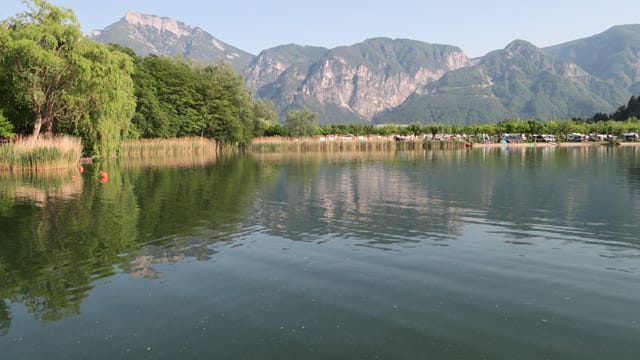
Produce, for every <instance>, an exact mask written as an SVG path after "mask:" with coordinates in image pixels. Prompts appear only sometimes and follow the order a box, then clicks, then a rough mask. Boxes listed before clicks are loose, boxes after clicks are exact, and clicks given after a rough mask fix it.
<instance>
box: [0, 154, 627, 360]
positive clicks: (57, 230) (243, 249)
mask: <svg viewBox="0 0 640 360" xmlns="http://www.w3.org/2000/svg"><path fill="white" fill-rule="evenodd" d="M99 171H106V172H108V174H109V178H108V181H106V182H104V181H103V182H101V181H100V180H99V179H98V176H97V174H98V172H99ZM0 354H2V356H1V357H2V358H3V359H50V358H59V359H81V358H87V359H89V358H90V359H115V358H130V359H145V358H149V359H176V358H185V359H186V358H189V359H194V358H203V359H204V358H206V359H214V358H215V359H303V358H304V359H426V358H430V359H484V358H487V359H637V358H638V356H640V355H639V354H640V147H624V148H610V147H605V146H601V147H598V146H592V147H571V148H569V147H545V148H535V147H530V148H504V149H503V148H478V149H476V148H474V149H471V150H444V151H443V150H433V151H431V150H429V151H426V150H416V151H388V152H361V153H342V152H335V153H325V154H313V153H310V154H300V153H297V154H284V155H283V154H254V155H242V156H241V155H238V156H229V157H222V158H217V159H215V160H212V161H210V162H199V163H198V162H195V163H192V164H187V165H182V166H181V165H179V164H170V165H164V166H163V165H159V164H147V165H144V164H136V165H134V164H130V163H127V162H126V161H125V162H122V163H98V164H94V165H88V166H86V169H85V171H84V173H82V174H80V173H79V172H75V171H69V172H60V173H37V174H32V175H29V176H15V175H13V176H12V175H8V174H4V175H0Z"/></svg>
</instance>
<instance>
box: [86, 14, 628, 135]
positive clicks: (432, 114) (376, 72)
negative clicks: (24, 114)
mask: <svg viewBox="0 0 640 360" xmlns="http://www.w3.org/2000/svg"><path fill="white" fill-rule="evenodd" d="M88 36H89V37H91V38H93V39H95V40H97V41H99V42H103V43H110V42H114V43H118V44H120V45H123V46H127V47H130V48H132V49H133V50H134V51H135V52H136V53H137V54H139V55H142V56H144V55H147V54H158V55H167V56H176V55H180V56H183V57H185V58H192V59H194V60H196V61H200V62H205V63H213V62H217V61H220V60H221V59H222V60H224V61H226V62H228V63H230V64H231V65H232V66H233V67H234V68H235V69H236V70H237V71H238V72H240V73H241V74H242V75H243V76H244V79H245V82H246V85H247V87H248V88H249V89H251V90H252V91H254V92H255V94H256V96H258V97H260V98H266V99H270V100H272V101H273V102H274V104H275V106H276V109H277V111H278V112H279V113H280V115H281V116H282V117H284V116H285V115H286V113H287V112H288V111H289V110H291V109H297V108H303V107H306V108H309V109H311V110H313V111H316V112H318V113H319V115H320V116H319V120H320V122H321V123H351V122H358V123H371V122H396V123H411V122H444V123H458V124H466V123H482V122H496V121H500V120H502V119H504V118H537V119H541V120H547V119H552V118H555V119H567V118H572V117H583V116H591V115H593V113H595V112H601V111H602V112H610V111H613V110H614V109H615V108H617V107H618V106H620V105H621V104H623V103H625V102H626V100H628V98H629V97H630V96H631V94H638V93H640V25H619V26H614V27H612V28H610V29H608V30H606V31H604V32H603V33H600V34H597V35H594V36H591V37H588V38H584V39H578V40H575V41H570V42H567V43H563V44H559V45H555V46H551V47H547V48H537V47H536V46H534V45H533V44H531V43H529V42H527V41H525V40H515V41H513V42H511V43H510V44H508V45H507V46H506V47H505V48H504V49H502V50H496V51H493V52H490V53H488V54H487V55H485V56H483V57H480V58H475V59H469V58H468V57H467V56H466V55H465V54H464V52H463V51H462V50H461V49H460V48H458V47H456V46H452V45H441V44H429V43H425V42H421V41H416V40H408V39H388V38H374V39H369V40H365V41H363V42H360V43H357V44H353V45H350V46H340V47H336V48H333V49H327V48H322V47H314V46H300V45H295V44H289V45H281V46H277V47H274V48H271V49H266V50H264V51H262V52H260V53H259V54H258V55H257V56H254V55H251V54H249V53H248V52H246V51H243V50H240V49H238V48H236V47H233V46H231V45H229V44H226V43H224V42H223V41H221V40H219V39H217V38H215V37H213V36H212V35H211V34H209V33H207V32H206V31H204V30H202V29H201V28H198V27H191V26H189V25H185V24H184V23H182V22H179V21H177V20H174V19H171V18H166V17H158V16H154V15H145V14H139V13H136V12H134V11H129V12H128V13H127V14H126V15H125V16H124V17H123V18H122V19H120V20H119V21H118V22H116V23H114V24H112V25H110V26H108V27H107V28H105V29H104V30H101V31H96V32H93V33H91V34H89V35H88Z"/></svg>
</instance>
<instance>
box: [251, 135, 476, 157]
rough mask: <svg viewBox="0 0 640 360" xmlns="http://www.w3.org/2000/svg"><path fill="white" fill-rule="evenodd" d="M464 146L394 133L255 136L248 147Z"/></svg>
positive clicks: (300, 149) (254, 149)
mask: <svg viewBox="0 0 640 360" xmlns="http://www.w3.org/2000/svg"><path fill="white" fill-rule="evenodd" d="M464 147H465V143H464V142H459V141H424V140H422V139H420V138H416V139H409V140H404V139H403V140H401V141H398V140H395V138H394V137H393V136H335V137H300V138H288V137H265V138H257V139H254V141H253V142H252V143H251V145H249V147H248V151H250V152H254V153H282V152H364V151H387V150H431V149H461V148H464Z"/></svg>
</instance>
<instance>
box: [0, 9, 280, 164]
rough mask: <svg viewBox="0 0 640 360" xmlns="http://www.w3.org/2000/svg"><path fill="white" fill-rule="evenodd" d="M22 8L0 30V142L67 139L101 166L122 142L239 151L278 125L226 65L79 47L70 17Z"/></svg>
mask: <svg viewBox="0 0 640 360" xmlns="http://www.w3.org/2000/svg"><path fill="white" fill-rule="evenodd" d="M27 4H28V7H29V9H28V10H27V11H26V12H24V13H20V14H17V15H16V16H14V17H11V18H9V19H6V20H4V21H3V22H1V23H0V137H5V138H6V137H11V136H13V134H22V135H32V136H33V137H36V138H37V137H39V136H41V135H44V136H47V137H50V136H52V135H54V134H69V135H73V136H78V137H81V138H82V141H83V145H84V148H85V149H84V151H85V154H86V155H92V156H99V157H105V156H114V155H119V154H120V151H121V146H122V141H123V140H124V139H126V138H169V137H182V136H204V137H208V138H212V139H215V140H216V141H218V142H220V143H222V144H233V145H238V144H243V143H246V142H248V141H250V140H251V139H252V138H253V137H254V136H256V135H261V134H262V131H263V130H262V129H263V128H264V127H265V124H268V123H269V122H273V121H276V120H277V115H276V113H275V111H274V110H273V106H272V105H271V104H270V103H268V102H264V101H262V100H255V99H253V97H252V95H251V93H250V92H249V91H248V90H247V89H246V88H245V86H244V82H243V80H242V77H241V76H240V75H238V74H236V73H235V72H234V71H233V70H232V68H231V67H230V66H229V65H227V64H224V63H219V64H215V65H208V66H204V65H197V64H189V63H187V62H185V61H183V60H180V59H169V58H163V57H157V56H149V57H146V58H141V57H138V56H136V55H135V54H134V53H133V51H131V50H129V49H124V48H122V47H120V46H116V45H109V46H107V45H102V44H99V43H97V42H95V41H93V40H89V39H86V38H84V37H83V36H82V33H81V32H80V25H79V24H78V21H77V19H76V17H75V15H74V14H73V11H71V10H69V9H65V8H60V7H56V6H53V5H51V4H49V3H48V2H47V1H45V0H31V1H30V2H28V3H27Z"/></svg>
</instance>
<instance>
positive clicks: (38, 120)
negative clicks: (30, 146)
mask: <svg viewBox="0 0 640 360" xmlns="http://www.w3.org/2000/svg"><path fill="white" fill-rule="evenodd" d="M41 128H42V117H41V116H40V115H38V116H37V117H36V122H35V123H34V124H33V134H31V136H33V138H34V139H37V138H38V136H39V135H40V129H41Z"/></svg>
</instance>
